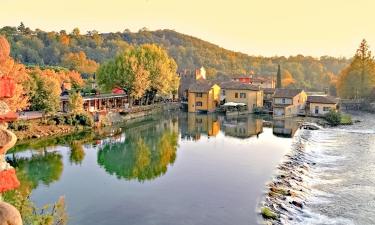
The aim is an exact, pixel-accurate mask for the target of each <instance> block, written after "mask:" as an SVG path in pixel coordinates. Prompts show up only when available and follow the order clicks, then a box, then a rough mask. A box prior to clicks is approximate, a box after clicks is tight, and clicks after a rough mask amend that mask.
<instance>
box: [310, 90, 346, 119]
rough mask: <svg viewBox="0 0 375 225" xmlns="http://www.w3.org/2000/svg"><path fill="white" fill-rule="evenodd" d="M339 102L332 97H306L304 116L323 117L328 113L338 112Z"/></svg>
mask: <svg viewBox="0 0 375 225" xmlns="http://www.w3.org/2000/svg"><path fill="white" fill-rule="evenodd" d="M338 103H339V100H338V99H337V98H334V97H332V96H322V95H315V96H308V97H307V101H306V115H309V116H324V115H325V114H327V113H328V112H329V111H331V110H334V111H337V110H338Z"/></svg>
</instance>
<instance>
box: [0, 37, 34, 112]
mask: <svg viewBox="0 0 375 225" xmlns="http://www.w3.org/2000/svg"><path fill="white" fill-rule="evenodd" d="M9 54H10V45H9V43H8V41H7V39H6V38H5V37H3V36H0V77H9V78H11V79H13V80H14V82H15V84H16V87H15V93H14V96H13V97H12V98H8V99H4V100H3V101H5V102H6V103H7V104H8V106H9V108H10V109H11V110H13V111H19V110H23V109H26V108H27V107H28V106H29V102H28V101H29V97H28V92H30V91H31V90H30V88H31V86H30V80H29V76H28V74H27V72H26V68H25V66H24V65H22V64H19V63H16V62H15V61H14V60H13V59H12V58H11V57H10V56H9Z"/></svg>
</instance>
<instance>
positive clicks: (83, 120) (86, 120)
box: [75, 114, 94, 127]
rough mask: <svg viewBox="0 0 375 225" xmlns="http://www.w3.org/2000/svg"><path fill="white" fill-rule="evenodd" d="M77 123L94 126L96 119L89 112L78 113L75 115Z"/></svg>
mask: <svg viewBox="0 0 375 225" xmlns="http://www.w3.org/2000/svg"><path fill="white" fill-rule="evenodd" d="M75 121H76V124H79V125H82V126H87V127H92V126H93V125H94V121H93V119H92V117H91V116H90V115H88V114H77V115H76V116H75Z"/></svg>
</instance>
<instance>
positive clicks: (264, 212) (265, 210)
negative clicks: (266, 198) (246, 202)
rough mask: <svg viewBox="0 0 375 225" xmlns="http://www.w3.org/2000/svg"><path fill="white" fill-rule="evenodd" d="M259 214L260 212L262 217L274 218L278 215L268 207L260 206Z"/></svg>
mask: <svg viewBox="0 0 375 225" xmlns="http://www.w3.org/2000/svg"><path fill="white" fill-rule="evenodd" d="M261 214H262V216H263V218H264V219H273V220H276V219H277V217H278V216H277V214H276V213H274V212H273V211H272V210H271V209H269V208H267V207H264V208H262V211H261Z"/></svg>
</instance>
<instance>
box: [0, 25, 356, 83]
mask: <svg viewBox="0 0 375 225" xmlns="http://www.w3.org/2000/svg"><path fill="white" fill-rule="evenodd" d="M0 34H2V35H5V36H6V37H7V39H8V40H9V42H10V43H11V46H12V49H11V55H12V56H13V57H14V58H15V59H16V60H18V61H20V62H22V63H24V64H32V65H35V64H37V65H48V66H51V65H57V66H65V67H70V69H77V68H76V67H77V66H76V65H77V64H80V68H82V69H81V70H80V69H77V70H80V72H82V73H92V71H95V68H96V66H97V65H96V63H102V62H103V61H106V60H108V59H110V58H112V57H114V56H115V55H116V54H118V53H119V52H120V51H122V50H123V49H125V48H127V47H128V46H129V45H130V44H136V45H138V44H143V43H155V44H159V45H162V46H163V47H164V48H166V49H167V51H168V53H169V54H170V56H172V57H173V58H174V59H175V61H176V62H177V65H178V69H179V70H185V69H187V70H193V69H195V68H197V67H200V66H204V67H205V68H206V69H207V72H208V75H209V76H210V77H214V76H216V75H218V74H225V75H229V76H230V75H231V74H245V73H249V72H250V71H254V73H255V74H259V75H266V76H267V75H275V74H276V70H277V64H279V63H280V64H281V66H282V69H283V72H284V76H286V77H288V79H289V81H292V82H289V83H290V85H291V86H298V87H303V88H306V89H310V90H324V89H327V88H329V86H330V84H331V83H334V82H335V79H336V75H337V74H338V73H339V72H340V71H341V70H342V69H343V68H344V67H346V66H347V65H348V63H349V60H348V59H345V58H334V57H329V56H323V57H321V58H313V57H309V56H302V55H298V56H293V57H288V58H286V57H261V56H249V55H247V54H243V53H240V52H234V51H230V50H226V49H224V48H221V47H219V46H217V45H215V44H212V43H209V42H207V41H203V40H200V39H198V38H195V37H192V36H188V35H185V34H181V33H178V32H176V31H172V30H157V31H148V30H147V29H142V30H140V31H138V32H130V31H128V30H126V31H124V32H122V33H120V32H118V33H105V34H101V33H98V32H96V31H91V32H88V33H87V34H80V31H79V29H77V28H76V29H74V30H73V31H72V32H71V33H67V32H66V31H64V30H62V31H60V32H45V31H42V30H38V29H37V30H31V29H29V28H27V27H25V26H24V25H23V24H21V25H20V26H19V27H3V28H1V29H0ZM79 52H83V53H84V54H83V53H81V54H80V55H79V54H78V53H79ZM71 53H77V55H79V56H77V57H76V58H78V59H77V60H78V62H77V63H76V64H74V63H69V62H67V61H69V60H71V58H74V57H75V55H73V56H72V54H71ZM69 54H70V55H69ZM69 57H70V58H69ZM86 57H87V58H86ZM94 61H95V62H96V63H95V62H94ZM81 62H82V63H81ZM84 63H86V64H87V65H91V67H90V69H85V68H86V67H85V66H82V65H81V64H84ZM86 64H85V65H86ZM290 78H292V79H290ZM332 87H333V85H332Z"/></svg>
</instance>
